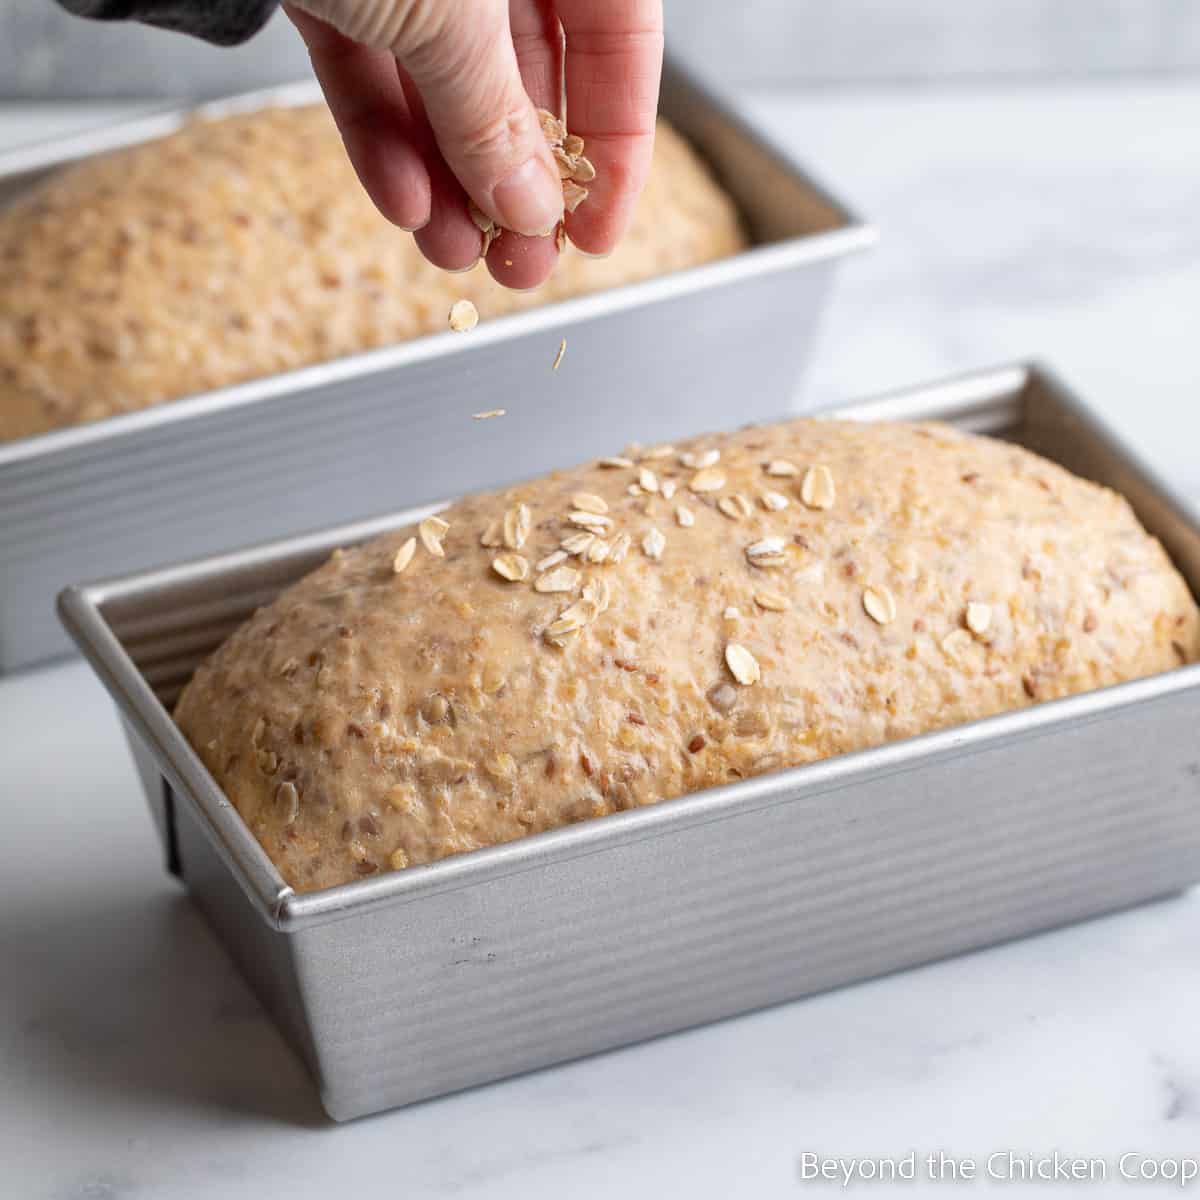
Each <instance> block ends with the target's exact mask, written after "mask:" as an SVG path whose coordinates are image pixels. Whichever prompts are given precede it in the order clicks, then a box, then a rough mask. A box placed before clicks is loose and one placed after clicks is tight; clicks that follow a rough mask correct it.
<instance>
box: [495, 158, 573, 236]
mask: <svg viewBox="0 0 1200 1200" xmlns="http://www.w3.org/2000/svg"><path fill="white" fill-rule="evenodd" d="M492 203H493V204H494V205H495V206H496V211H497V212H498V213H499V214H500V224H501V225H503V226H504V228H505V229H512V230H514V231H515V232H517V233H523V234H525V235H526V236H527V237H545V236H546V235H547V234H549V233H552V232H553V231H554V227H555V226H556V225H557V224H558V222H559V221H560V220H562V215H563V196H562V180H560V179H559V178H558V173H557V172H555V173H554V175H553V176H552V175H551V173H550V168H549V167H547V166H546V164H545V163H543V162H542V160H541V159H540V158H531V159H528V160H527V161H525V162H523V163H522V164H521V165H520V166H519V167H517V169H516V170H515V171H513V172H512V173H511V174H510V175H509V176H508V177H507V178H505V179H502V180H501V181H500V182H499V183H498V184H496V186H495V188H493V189H492Z"/></svg>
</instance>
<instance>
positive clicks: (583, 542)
mask: <svg viewBox="0 0 1200 1200" xmlns="http://www.w3.org/2000/svg"><path fill="white" fill-rule="evenodd" d="M595 540H596V535H595V534H594V533H572V534H570V535H569V536H567V537H565V538H563V540H562V543H561V544H562V548H563V549H564V550H565V551H566V552H567V553H568V554H575V555H578V554H586V553H587V551H588V547H589V546H590V545H591V544H592V543H593V542H594V541H595Z"/></svg>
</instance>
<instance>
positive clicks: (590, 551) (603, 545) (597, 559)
mask: <svg viewBox="0 0 1200 1200" xmlns="http://www.w3.org/2000/svg"><path fill="white" fill-rule="evenodd" d="M611 552H612V546H611V545H610V544H609V543H608V542H606V541H605V540H604V539H603V538H597V539H596V540H595V541H594V542H593V543H592V544H591V545H590V546H589V547H588V548H587V554H586V555H585V557H586V558H587V560H588V562H590V563H595V564H596V565H597V566H599V565H600V564H601V563H602V562H605V561H606V560H607V558H608V556H609V554H610V553H611Z"/></svg>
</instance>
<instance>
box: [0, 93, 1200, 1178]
mask: <svg viewBox="0 0 1200 1200" xmlns="http://www.w3.org/2000/svg"><path fill="white" fill-rule="evenodd" d="M752 107H753V109H754V111H755V112H756V113H757V114H758V115H760V116H761V117H762V118H763V119H764V120H766V121H767V122H769V123H770V124H771V125H772V126H773V127H774V128H775V130H776V131H777V132H778V133H779V134H780V135H781V136H783V137H785V138H786V139H787V140H788V141H789V142H790V143H791V144H792V145H794V146H795V147H796V148H797V150H798V151H799V152H800V153H801V154H802V155H803V156H804V157H805V158H806V159H807V160H808V161H809V162H810V163H811V164H812V165H813V166H814V168H815V169H817V171H818V172H819V173H820V174H821V175H822V176H824V177H825V178H827V179H828V180H829V181H831V182H832V183H834V184H835V186H836V188H837V189H838V190H839V191H840V192H843V193H844V194H845V195H846V197H847V198H849V199H850V200H851V201H852V202H853V203H854V204H855V205H856V206H857V207H858V208H860V209H861V210H862V211H864V212H866V213H869V214H870V215H871V216H872V217H873V218H874V219H875V220H876V221H877V222H878V224H879V225H880V227H881V229H882V230H883V233H884V240H883V242H882V243H881V245H880V247H879V249H878V250H877V251H876V252H875V253H873V254H872V255H870V256H867V257H864V258H862V259H860V260H859V261H857V262H856V263H855V264H854V265H853V266H852V267H851V268H849V269H848V270H847V272H846V274H845V276H844V278H843V282H842V285H841V287H840V289H839V296H838V300H837V302H836V305H835V309H834V312H833V314H832V316H831V319H830V321H829V324H828V326H827V329H826V342H825V346H824V350H823V352H822V354H821V356H820V361H819V364H818V367H817V370H816V373H815V376H814V379H813V385H812V386H813V394H814V395H815V396H818V397H820V398H821V399H825V400H828V399H831V398H837V397H842V396H849V395H853V394H855V393H859V392H863V391H870V390H872V389H877V388H883V387H888V386H892V385H896V384H900V383H907V382H916V381H919V380H921V379H922V378H929V377H932V376H935V375H939V374H942V373H946V372H948V371H953V370H957V369H961V368H968V367H974V366H981V365H985V364H990V363H994V362H999V361H1002V360H1007V359H1012V358H1015V357H1027V356H1030V355H1038V356H1044V357H1046V358H1047V359H1049V360H1051V361H1053V362H1054V363H1055V364H1057V365H1058V366H1059V367H1061V369H1062V370H1063V372H1064V373H1065V374H1066V376H1067V377H1068V378H1069V379H1070V380H1071V381H1072V382H1074V383H1075V384H1077V385H1078V386H1079V387H1080V388H1081V389H1083V390H1084V392H1085V393H1086V394H1087V395H1088V396H1089V397H1090V398H1091V399H1092V400H1093V401H1094V402H1095V403H1096V404H1097V405H1098V406H1099V407H1100V408H1101V409H1102V410H1103V411H1104V412H1105V413H1106V414H1107V415H1108V417H1109V419H1110V420H1111V421H1112V422H1113V423H1114V424H1115V425H1116V426H1118V427H1119V428H1120V429H1121V430H1122V431H1123V432H1124V433H1125V434H1126V435H1127V436H1129V437H1130V438H1132V439H1133V440H1134V441H1135V442H1136V443H1137V444H1139V445H1140V447H1141V448H1142V449H1143V451H1144V452H1145V453H1146V454H1147V455H1148V456H1149V457H1150V458H1151V459H1153V460H1154V461H1156V462H1157V463H1158V464H1160V465H1161V467H1162V468H1163V470H1164V472H1165V473H1166V474H1167V475H1168V476H1169V477H1170V478H1172V479H1174V480H1175V481H1176V482H1177V483H1178V484H1179V485H1180V486H1182V487H1184V488H1188V489H1190V490H1192V491H1200V466H1198V465H1197V460H1196V458H1195V454H1194V450H1193V447H1194V445H1195V435H1196V433H1197V421H1196V417H1195V415H1194V414H1195V408H1196V401H1197V399H1198V396H1197V367H1196V362H1197V359H1196V341H1197V333H1196V331H1197V310H1198V307H1200V303H1198V302H1200V218H1198V217H1197V213H1200V86H1194V85H1193V86H1183V85H1176V86H1154V85H1138V86H1134V85H1129V84H1122V85H1121V86H1119V87H1117V86H1112V87H1106V88H1096V87H1080V88H1071V89H1066V88H1031V89H1028V90H1003V91H978V90H965V89H960V90H943V91H935V92H930V93H924V94H914V93H905V92H895V93H885V92H874V93H867V92H842V93H834V94H827V95H813V96H807V97H805V96H790V97H779V96H776V97H765V96H763V97H757V98H755V99H754V100H753V101H752ZM112 111H113V110H111V109H109V108H103V107H96V106H89V107H88V108H87V109H81V108H80V109H63V108H55V109H49V108H45V107H42V108H36V109H35V108H17V107H12V106H9V107H8V108H4V107H0V141H9V142H13V141H19V140H29V139H34V138H37V137H40V136H45V135H46V134H47V133H49V132H51V131H55V130H62V129H64V128H67V127H74V126H76V125H78V124H79V123H80V122H81V121H88V120H103V119H107V118H108V117H109V116H110V115H111V113H112ZM0 796H2V797H3V800H4V820H5V822H6V825H5V834H4V836H3V838H2V839H0V1196H4V1197H10V1196H11V1197H14V1198H17V1197H19V1198H21V1200H67V1198H69V1197H79V1198H85V1197H86V1198H89V1200H126V1198H128V1200H133V1198H134V1197H146V1196H150V1197H164V1198H166V1200H184V1198H188V1197H200V1196H204V1197H210V1196H216V1197H222V1198H223V1200H242V1198H251V1197H253V1198H254V1200H259V1198H261V1197H277V1196H280V1197H281V1196H286V1197H289V1198H294V1200H302V1198H305V1197H328V1196H333V1195H339V1196H340V1195H347V1196H348V1195H369V1196H389V1197H390V1196H397V1197H399V1196H461V1197H476V1196H478V1197H483V1196H487V1197H498V1198H500V1200H508V1198H514V1200H515V1198H517V1197H520V1198H521V1200H527V1198H528V1197H530V1196H554V1197H558V1196H565V1195H570V1196H572V1197H574V1198H578V1200H588V1198H597V1200H599V1198H601V1197H604V1198H605V1200H608V1198H609V1197H611V1196H626V1197H634V1196H638V1197H641V1196H655V1197H657V1196H662V1195H684V1196H689V1197H726V1196H755V1197H763V1198H770V1197H784V1196H791V1195H794V1194H796V1193H797V1191H799V1190H802V1189H803V1188H805V1187H809V1188H818V1189H822V1188H823V1189H825V1190H827V1191H836V1190H840V1185H839V1184H838V1183H835V1182H825V1183H809V1184H805V1183H803V1182H801V1181H800V1179H799V1177H798V1161H799V1158H800V1155H801V1154H802V1153H803V1152H805V1151H816V1152H819V1153H822V1154H827V1155H868V1156H873V1157H879V1156H896V1155H903V1154H905V1153H907V1152H909V1151H911V1150H916V1151H918V1152H920V1153H922V1154H927V1153H934V1152H938V1151H943V1152H945V1153H947V1154H950V1155H956V1156H972V1157H975V1158H976V1159H978V1160H979V1161H980V1164H981V1166H980V1174H983V1173H984V1168H983V1163H984V1160H985V1159H986V1157H987V1156H988V1155H989V1154H991V1153H993V1152H1001V1153H1003V1152H1007V1151H1010V1150H1011V1151H1012V1152H1014V1153H1016V1154H1018V1155H1025V1154H1029V1153H1038V1154H1040V1153H1049V1152H1051V1151H1052V1150H1054V1149H1058V1150H1059V1151H1061V1152H1065V1153H1069V1154H1074V1155H1094V1156H1101V1157H1103V1158H1105V1159H1106V1160H1108V1162H1109V1163H1110V1167H1109V1171H1110V1175H1109V1178H1110V1182H1109V1183H1108V1184H1107V1185H1100V1184H1095V1183H1093V1184H1087V1183H1076V1184H1062V1185H1059V1186H1062V1187H1063V1188H1064V1189H1067V1188H1080V1187H1085V1188H1099V1190H1100V1191H1106V1190H1111V1189H1117V1190H1120V1189H1121V1188H1122V1187H1127V1186H1134V1185H1131V1184H1121V1183H1120V1182H1113V1178H1114V1176H1116V1175H1117V1167H1116V1162H1117V1157H1118V1156H1119V1155H1120V1154H1121V1153H1123V1152H1137V1153H1140V1154H1142V1155H1146V1156H1150V1157H1151V1158H1154V1159H1163V1158H1169V1157H1172V1156H1187V1155H1193V1156H1195V1155H1196V1154H1197V1153H1200V1032H1198V1031H1197V1025H1196V1020H1195V997H1196V993H1195V992H1194V991H1193V990H1192V989H1193V988H1195V987H1197V986H1198V985H1200V953H1198V952H1200V921H1198V918H1200V895H1198V894H1197V893H1191V894H1188V895H1185V896H1182V897H1179V898H1176V899H1173V900H1169V901H1165V902H1160V903H1158V904H1155V905H1152V906H1149V907H1145V908H1142V909H1139V910H1135V911H1131V912H1127V913H1124V914H1121V915H1117V916H1113V917H1109V918H1106V919H1102V920H1096V921H1092V922H1089V923H1087V924H1085V925H1081V926H1077V927H1075V928H1072V929H1068V930H1063V931H1060V932H1057V933H1053V934H1048V935H1044V936H1041V937H1036V938H1030V939H1027V940H1024V941H1021V942H1017V943H1013V944H1009V945H1005V946H1002V947H998V948H996V949H992V950H987V951H984V952H980V953H976V954H972V955H969V956H965V957H962V958H958V959H954V960H951V961H948V962H943V963H939V964H936V965H933V966H929V967H925V968H922V969H919V970H913V971H909V972H905V973H903V974H899V975H895V976H891V977H889V978H886V979H882V980H877V981H875V982H872V983H868V984H864V985H860V986H857V987H852V988H847V989H843V990H841V991H838V992H835V993H832V994H828V995H824V996H820V997H817V998H815V999H810V1000H807V1001H804V1002H801V1003H796V1004H791V1005H786V1006H783V1007H780V1008H777V1009H774V1010H771V1011H768V1012H763V1013H758V1014H756V1015H752V1016H748V1017H744V1018H740V1019H737V1020H732V1021H727V1022H724V1023H722V1024H720V1025H717V1026H713V1027H709V1028H706V1029H701V1030H697V1031H694V1032H691V1033H687V1034H683V1035H680V1036H676V1037H672V1038H667V1039H663V1040H660V1041H657V1042H654V1043H651V1044H648V1045H643V1046H640V1047H636V1048H633V1049H629V1050H625V1051H621V1052H618V1053H613V1054H608V1055H605V1056H602V1057H599V1058H594V1059H591V1060H588V1061H585V1062H582V1063H576V1064H572V1065H568V1066H564V1067H561V1068H557V1069H554V1070H550V1071H544V1072H541V1073H538V1074H535V1075H531V1076H526V1077H524V1078H521V1079H518V1080H514V1081H511V1082H507V1083H502V1084H498V1085H494V1086H491V1087H488V1088H483V1089H479V1090H476V1091H473V1092H468V1093H465V1094H462V1095H458V1096H454V1097H451V1098H449V1099H445V1100H442V1101H438V1102H435V1103H430V1104H425V1105H421V1106H418V1107H415V1108H412V1109H409V1110H406V1111H400V1112H395V1113H390V1114H387V1115H384V1116H381V1117H376V1118H372V1119H369V1120H365V1121H360V1122H356V1123H353V1124H350V1125H347V1126H333V1125H331V1124H329V1123H327V1122H325V1121H324V1119H323V1118H322V1116H321V1112H320V1109H319V1107H318V1104H317V1101H316V1099H315V1096H314V1093H313V1092H312V1090H311V1088H310V1087H309V1085H308V1083H307V1081H306V1079H305V1077H304V1075H303V1073H302V1070H301V1068H300V1066H299V1065H298V1063H297V1062H296V1061H295V1060H294V1059H293V1058H292V1056H291V1054H290V1053H289V1052H288V1050H287V1049H286V1048H285V1047H284V1045H283V1043H282V1042H281V1040H280V1039H279V1037H278V1035H277V1034H276V1033H275V1032H274V1029H273V1027H272V1026H271V1025H270V1024H269V1022H268V1021H267V1020H266V1018H265V1017H264V1016H263V1014H262V1013H261V1011H260V1010H259V1008H258V1006H257V1004H256V1003H255V1001H254V1000H253V999H252V997H251V995H250V993H249V992H248V990H247V988H246V987H245V986H244V985H243V984H242V982H241V980H240V979H239V977H238V976H237V975H236V974H235V972H234V970H233V968H232V966H231V965H230V964H229V962H228V961H227V960H226V959H225V957H224V955H223V953H222V951H221V949H220V948H219V946H218V945H217V944H216V943H215V941H214V940H213V938H212V937H211V936H210V934H209V933H208V930H207V928H206V927H205V925H204V924H203V923H202V921H201V919H200V918H199V916H198V915H197V914H196V913H195V912H194V911H193V910H192V908H191V907H190V905H189V903H188V902H187V900H186V899H185V898H184V897H183V895H182V894H181V893H180V891H179V890H178V889H177V887H176V886H175V885H174V884H173V882H172V881H171V880H170V879H169V878H168V877H166V876H165V875H164V874H163V872H162V870H161V868H160V862H159V854H158V848H157V844H156V843H155V841H154V839H153V836H152V832H151V827H150V823H149V821H148V820H147V819H146V814H145V811H144V807H143V804H142V800H141V796H140V792H139V790H138V787H137V784H136V782H135V779H134V774H133V769H132V765H131V763H130V760H129V757H128V754H127V751H126V748H125V745H124V742H123V740H122V738H121V735H120V733H119V731H118V727H117V722H116V719H115V717H114V715H113V713H112V711H111V709H110V707H109V705H108V702H107V699H106V697H105V696H104V695H103V693H102V692H101V689H100V687H99V686H98V685H97V684H96V683H95V682H94V681H93V680H92V678H91V676H90V675H89V674H88V672H87V671H86V670H85V669H84V668H83V667H82V666H81V665H79V664H78V663H74V664H67V665H60V666H57V667H53V668H50V669H46V670H42V671H39V672H35V673H31V674H27V675H24V676H18V677H16V678H11V679H8V680H5V681H2V682H0ZM862 1186H863V1187H867V1186H869V1185H865V1184H864V1185H862ZM907 1186H908V1187H909V1189H910V1192H911V1191H916V1192H918V1193H920V1194H924V1193H925V1192H926V1191H932V1190H934V1189H936V1188H937V1187H938V1186H940V1185H939V1184H938V1183H936V1182H934V1181H932V1180H930V1179H929V1178H928V1176H927V1173H926V1172H925V1171H924V1170H922V1171H920V1172H919V1173H918V1182H916V1183H913V1184H909V1185H907ZM961 1186H971V1185H968V1184H963V1185H961ZM974 1186H980V1187H986V1186H988V1184H987V1182H986V1181H984V1182H980V1183H977V1184H975V1185H974ZM1055 1186H1056V1185H1054V1184H1046V1183H1042V1184H1039V1185H1038V1187H1039V1190H1040V1191H1041V1192H1042V1193H1043V1194H1044V1193H1046V1192H1047V1191H1053V1190H1054V1189H1055ZM1170 1186H1171V1185H1170V1184H1163V1183H1160V1184H1159V1185H1158V1187H1159V1189H1165V1188H1167V1187H1170Z"/></svg>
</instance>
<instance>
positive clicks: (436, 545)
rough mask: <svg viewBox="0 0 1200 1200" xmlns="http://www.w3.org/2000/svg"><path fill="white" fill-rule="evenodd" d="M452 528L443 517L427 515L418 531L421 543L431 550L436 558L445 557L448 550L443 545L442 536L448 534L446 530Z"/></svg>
mask: <svg viewBox="0 0 1200 1200" xmlns="http://www.w3.org/2000/svg"><path fill="white" fill-rule="evenodd" d="M449 528H450V526H449V525H447V524H446V522H445V521H443V520H442V519H441V517H426V518H425V520H423V521H422V522H421V523H420V524H419V525H418V526H417V533H418V534H419V535H420V537H421V545H422V546H424V547H425V549H426V550H428V551H429V553H430V554H432V555H433V556H434V558H445V557H446V551H445V548H444V547H443V546H442V538H444V537H445V536H446V531H447V530H448V529H449Z"/></svg>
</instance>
